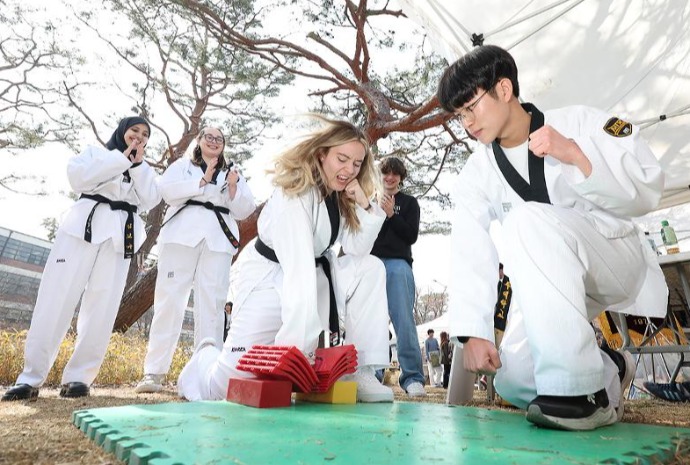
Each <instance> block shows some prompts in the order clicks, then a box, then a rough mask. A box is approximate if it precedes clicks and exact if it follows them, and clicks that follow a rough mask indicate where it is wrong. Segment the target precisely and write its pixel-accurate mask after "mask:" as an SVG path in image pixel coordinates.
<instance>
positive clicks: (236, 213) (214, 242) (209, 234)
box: [158, 158, 256, 255]
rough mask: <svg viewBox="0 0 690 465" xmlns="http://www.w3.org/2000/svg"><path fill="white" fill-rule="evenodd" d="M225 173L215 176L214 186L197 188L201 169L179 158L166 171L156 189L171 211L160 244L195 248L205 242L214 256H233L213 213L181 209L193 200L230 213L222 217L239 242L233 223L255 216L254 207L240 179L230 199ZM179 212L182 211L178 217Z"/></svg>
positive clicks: (201, 208)
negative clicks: (223, 253)
mask: <svg viewBox="0 0 690 465" xmlns="http://www.w3.org/2000/svg"><path fill="white" fill-rule="evenodd" d="M227 173H228V172H227V170H222V171H220V172H219V173H218V176H217V178H216V184H206V185H205V186H203V187H199V181H200V180H201V177H202V176H203V175H204V173H203V171H202V169H201V167H199V166H196V165H194V164H193V163H192V161H191V160H190V159H189V158H181V159H179V160H177V161H175V162H174V163H173V164H172V165H170V166H169V167H168V169H167V170H165V173H163V174H162V175H161V176H160V178H159V179H158V185H159V188H160V191H161V194H162V196H163V199H164V200H165V202H166V203H167V204H168V205H170V207H169V208H168V211H167V212H166V214H165V219H164V220H163V223H164V226H163V228H162V229H161V233H160V236H159V237H158V243H159V244H167V243H175V244H181V245H186V246H189V247H195V246H196V245H197V244H199V242H201V241H202V240H206V245H207V246H208V248H209V250H211V251H213V252H227V253H230V254H232V255H234V254H236V253H237V250H236V249H235V247H233V246H232V244H230V241H229V240H228V238H227V237H226V236H225V234H223V230H222V229H221V226H220V223H219V222H218V218H217V217H216V214H215V212H214V211H212V210H208V209H206V208H204V207H201V206H198V205H189V206H187V207H185V206H184V205H185V202H186V201H187V200H196V201H198V202H211V203H212V204H213V205H215V206H218V207H225V208H227V209H229V210H230V213H229V214H226V213H221V215H222V217H223V219H224V220H225V223H226V224H227V225H228V227H229V228H230V231H231V232H232V234H233V235H234V236H235V239H237V240H238V241H239V240H240V230H239V227H238V226H237V222H236V221H235V219H237V220H243V219H245V218H247V217H248V216H249V215H251V214H252V213H253V212H254V209H255V208H256V204H255V201H254V196H253V195H252V192H251V190H250V189H249V186H248V185H247V182H246V180H245V179H244V177H242V176H240V178H239V180H238V181H237V191H236V192H235V198H234V199H232V200H231V199H230V195H229V194H228V186H227V182H226V181H225V177H226V176H227ZM180 209H182V211H180V212H179V213H177V212H178V211H179V210H180ZM173 216H174V218H173ZM171 218H172V219H171ZM168 220H169V221H168Z"/></svg>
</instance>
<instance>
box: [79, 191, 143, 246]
mask: <svg viewBox="0 0 690 465" xmlns="http://www.w3.org/2000/svg"><path fill="white" fill-rule="evenodd" d="M79 198H80V199H89V200H93V201H95V202H96V205H94V206H93V208H92V209H91V213H89V217H88V218H87V219H86V226H85V227H84V240H85V241H86V242H91V222H92V221H93V214H94V213H95V212H96V207H97V206H98V205H99V204H101V203H107V204H108V205H110V209H111V210H122V211H126V212H127V221H126V222H125V231H124V239H125V259H127V258H132V257H133V256H134V214H135V213H136V212H137V207H136V206H135V205H132V204H131V203H127V202H122V201H116V200H110V199H109V198H108V197H104V196H102V195H99V194H82V195H81V196H80V197H79Z"/></svg>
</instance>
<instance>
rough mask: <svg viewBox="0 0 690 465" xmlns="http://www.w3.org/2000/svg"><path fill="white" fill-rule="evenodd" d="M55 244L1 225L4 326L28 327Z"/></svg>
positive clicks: (0, 293)
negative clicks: (42, 277)
mask: <svg viewBox="0 0 690 465" xmlns="http://www.w3.org/2000/svg"><path fill="white" fill-rule="evenodd" d="M52 245H53V244H52V243H51V242H48V241H46V240H43V239H39V238H37V237H32V236H29V235H26V234H22V233H20V232H17V231H12V230H10V229H5V228H2V227H0V329H27V328H28V327H29V324H30V323H31V313H32V312H33V308H34V304H35V303H36V295H37V294H38V285H39V284H40V282H41V276H42V274H43V268H44V267H45V265H46V260H47V259H48V254H49V253H50V248H51V247H52Z"/></svg>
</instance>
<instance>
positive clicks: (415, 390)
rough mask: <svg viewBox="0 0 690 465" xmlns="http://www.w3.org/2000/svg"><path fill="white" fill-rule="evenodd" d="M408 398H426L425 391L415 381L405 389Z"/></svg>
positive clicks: (420, 384)
mask: <svg viewBox="0 0 690 465" xmlns="http://www.w3.org/2000/svg"><path fill="white" fill-rule="evenodd" d="M405 392H407V395H408V396H409V397H426V389H424V386H422V383H419V382H417V381H415V382H414V383H410V384H409V385H408V386H407V389H405Z"/></svg>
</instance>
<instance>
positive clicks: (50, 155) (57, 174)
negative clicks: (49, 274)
mask: <svg viewBox="0 0 690 465" xmlns="http://www.w3.org/2000/svg"><path fill="white" fill-rule="evenodd" d="M80 2H81V0H79V1H76V2H74V4H75V5H79V4H81V3H80ZM24 3H25V4H29V5H33V6H34V7H36V8H40V9H43V8H47V9H48V10H46V11H49V12H50V14H51V15H54V17H56V18H58V17H60V15H66V14H67V13H66V10H65V9H64V8H62V9H60V5H59V4H60V2H55V3H50V4H46V3H44V2H41V1H39V0H25V1H24ZM51 8H52V9H53V10H51ZM101 19H102V18H101ZM101 19H99V18H98V17H96V18H95V19H94V25H96V26H97V27H98V28H99V29H100V30H101V32H103V33H105V34H106V35H108V34H113V33H114V32H115V31H116V30H117V29H121V28H122V24H114V23H113V22H112V21H110V19H108V21H106V22H105V23H104V22H103V21H101ZM64 21H68V19H65V20H64ZM72 21H74V20H72ZM65 40H73V41H74V42H73V43H74V45H75V46H76V47H77V48H78V49H79V50H80V53H82V54H84V55H85V56H86V57H87V73H86V74H87V75H88V77H85V79H92V80H102V81H103V82H104V83H105V85H112V81H113V78H112V76H120V75H121V74H122V70H118V69H117V68H116V67H115V65H114V64H113V63H112V62H110V61H109V60H108V59H107V57H108V56H109V52H108V51H107V49H105V46H102V45H99V44H100V43H101V42H100V41H99V39H98V38H97V37H96V36H95V35H94V34H93V33H90V32H89V31H82V32H80V33H78V34H75V35H72V36H69V35H67V36H65ZM119 85H120V87H123V88H125V87H126V85H125V84H124V83H122V82H121V83H119ZM307 91H308V83H305V82H304V81H297V82H296V84H295V85H293V86H291V87H290V88H288V89H285V90H284V91H283V94H284V95H286V96H288V97H287V98H284V99H281V100H280V102H279V103H278V104H277V105H278V106H277V108H278V112H279V113H280V114H281V115H282V116H283V117H284V120H285V122H284V123H283V124H282V125H280V126H279V127H278V128H273V129H274V130H275V131H276V132H277V133H278V134H281V133H282V134H293V133H294V131H293V126H295V125H297V122H296V120H297V119H298V118H297V117H298V116H299V115H304V114H305V113H307V112H308V111H309V106H308V105H309V104H310V99H309V98H308V97H307ZM82 101H83V105H84V107H85V109H86V110H87V112H89V113H90V114H91V115H95V116H96V118H95V121H96V124H97V126H98V130H99V133H100V137H101V138H102V139H104V140H107V138H108V137H109V135H110V133H111V132H112V129H113V128H109V127H106V126H104V125H103V124H102V121H105V120H107V117H106V111H107V112H108V113H110V114H126V113H127V109H128V108H130V107H131V106H132V103H133V102H132V101H129V100H127V99H123V98H122V96H121V94H120V93H119V92H118V91H117V89H113V88H112V87H101V88H98V89H97V90H96V91H92V92H91V93H89V91H87V92H86V94H85V98H84V99H83V100H82ZM106 108H107V110H105V109H106ZM172 124H177V121H172V122H171V125H172ZM171 132H172V133H174V130H173V131H171ZM155 136H156V135H155V129H154V134H153V135H152V141H153V140H154V137H155ZM80 140H81V141H82V143H81V147H82V148H85V147H86V146H87V145H89V144H97V140H96V138H95V137H94V134H93V133H92V132H90V131H85V132H84V133H83V134H82V135H81V136H80ZM266 144H267V145H265V146H264V147H260V148H259V150H257V151H256V152H255V153H254V155H253V157H252V159H251V160H248V161H247V162H245V163H244V165H243V166H242V167H241V169H242V170H243V172H244V174H246V175H248V176H250V187H251V188H252V191H253V193H254V195H255V197H256V198H257V200H258V201H262V200H265V199H266V198H267V197H268V196H269V194H270V192H271V189H272V188H271V186H270V182H269V180H268V179H267V178H266V177H265V176H264V174H263V171H264V169H265V168H266V167H267V166H268V164H269V162H270V160H271V159H272V158H273V157H274V156H275V155H277V154H278V153H279V152H280V150H281V149H282V148H283V147H285V146H286V145H288V142H286V139H285V138H284V137H283V138H282V141H281V139H278V140H274V141H267V142H266ZM74 155H75V153H72V151H71V150H70V149H69V148H67V147H65V146H61V145H57V144H51V145H47V146H43V147H40V148H37V149H32V150H27V151H24V152H18V153H10V152H8V151H6V150H0V177H2V176H4V175H7V174H15V175H20V176H22V175H24V176H30V178H28V179H26V180H23V181H20V182H18V183H15V184H13V185H12V188H13V189H15V190H17V191H21V192H30V193H36V192H41V193H43V194H44V195H32V194H25V193H15V192H12V191H9V190H6V189H3V188H2V187H0V227H4V228H8V229H11V230H15V231H18V232H21V233H24V234H28V235H31V236H35V237H39V238H43V239H45V238H47V230H46V229H45V228H44V227H43V226H42V225H41V223H42V222H43V220H44V219H46V218H57V219H58V220H59V219H60V218H61V217H62V215H64V213H65V212H66V211H67V210H68V209H69V208H70V206H71V205H72V201H71V200H70V199H69V198H68V197H67V194H68V193H69V191H70V186H69V183H68V181H67V176H66V165H67V161H68V160H69V158H70V157H71V156H74ZM431 210H433V209H430V208H425V206H424V205H423V214H426V215H430V213H429V211H431ZM449 214H450V212H449V211H448V212H445V213H441V214H439V215H440V216H439V218H440V219H443V220H446V221H448V220H449V218H448V217H444V216H445V215H449ZM433 215H436V213H433ZM424 220H425V221H429V220H430V218H428V217H427V218H424ZM449 246H450V238H449V237H448V236H443V235H424V236H420V238H419V240H418V242H417V244H415V245H414V246H413V256H414V260H415V261H414V272H415V277H416V281H417V286H418V287H419V288H420V290H421V291H422V293H426V292H428V291H443V290H445V288H446V285H447V281H448V275H449V271H448V268H449V263H448V260H447V257H448V254H447V253H445V251H447V250H448V248H449Z"/></svg>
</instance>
